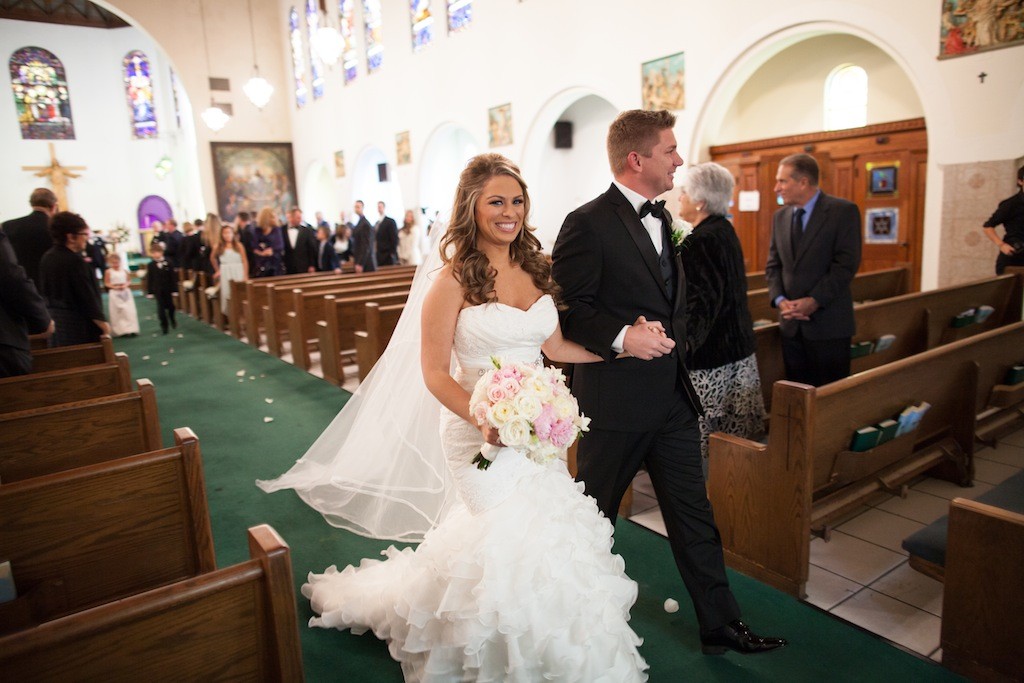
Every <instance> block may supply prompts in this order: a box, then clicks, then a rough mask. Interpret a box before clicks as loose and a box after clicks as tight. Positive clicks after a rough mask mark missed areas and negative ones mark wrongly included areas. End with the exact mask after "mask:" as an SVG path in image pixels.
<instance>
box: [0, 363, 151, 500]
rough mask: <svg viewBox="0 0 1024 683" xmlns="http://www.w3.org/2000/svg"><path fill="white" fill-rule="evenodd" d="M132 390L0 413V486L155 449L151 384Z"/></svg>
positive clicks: (140, 385)
mask: <svg viewBox="0 0 1024 683" xmlns="http://www.w3.org/2000/svg"><path fill="white" fill-rule="evenodd" d="M137 384H138V390H137V391H129V392H126V393H123V394H113V395H111V396H104V397H101V398H93V399H88V400H85V401H74V402H72V403H62V404H60V405H55V406H48V407H45V408H33V409H31V410H20V411H18V412H14V413H2V414H0V482H2V484H0V486H3V485H6V484H7V483H9V482H15V481H20V480H22V479H28V478H31V477H37V476H41V475H44V474H49V473H51V472H59V471H61V470H66V469H72V468H75V467H82V466H84V465H90V464H93V463H97V462H104V461H106V460H112V459H115V458H122V457H124V456H128V455H135V454H137V453H145V452H147V451H153V450H157V449H159V448H160V447H161V443H160V419H159V416H158V413H157V406H156V392H155V391H154V390H153V383H152V382H150V381H149V380H148V379H140V380H139V381H138V382H137Z"/></svg>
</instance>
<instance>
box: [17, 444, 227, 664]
mask: <svg viewBox="0 0 1024 683" xmlns="http://www.w3.org/2000/svg"><path fill="white" fill-rule="evenodd" d="M174 438H175V446H174V447H172V448H167V449H163V450H158V451H151V452H148V453H142V454H139V455H132V456H128V457H126V458H120V459H117V460H111V461H108V462H103V463H98V464H95V465H87V466H85V467H78V468H75V469H70V470H65V471H63V472H56V473H54V474H47V475H43V476H39V477H34V478H32V479H26V480H24V481H20V482H15V483H11V484H7V483H5V484H4V485H3V486H0V519H3V520H4V523H3V524H0V557H3V558H4V559H5V560H9V561H10V563H11V571H12V574H13V576H14V581H15V585H16V586H17V588H18V593H19V595H20V596H21V597H19V598H18V599H16V600H15V601H14V603H15V604H9V603H3V604H0V614H5V610H6V611H7V612H11V613H9V614H7V617H8V623H9V624H12V625H17V624H16V623H12V622H15V621H16V619H15V617H21V618H22V619H23V620H24V622H23V623H22V627H28V626H31V625H34V624H40V623H43V622H45V621H48V620H50V619H54V618H56V617H60V616H63V615H66V614H70V613H73V612H77V611H80V610H82V609H86V608H88V607H93V606H95V605H99V604H102V603H104V602H109V601H111V600H117V599H119V598H122V597H125V596H127V595H132V594H134V593H139V592H141V591H144V590H149V589H151V588H155V587H157V586H162V585H165V584H168V583H172V582H174V581H179V580H181V579H184V578H188V577H190V576H195V575H196V574H200V573H203V572H209V571H213V569H215V568H216V563H215V561H214V552H213V535H212V533H211V531H210V514H209V510H208V509H207V504H206V486H205V484H204V479H203V463H202V458H201V455H200V453H199V442H198V440H197V439H196V436H195V434H193V433H192V431H191V430H190V429H187V428H183V429H178V430H175V434H174ZM15 613H17V614H15ZM0 649H3V648H2V647H0ZM0 668H2V667H0Z"/></svg>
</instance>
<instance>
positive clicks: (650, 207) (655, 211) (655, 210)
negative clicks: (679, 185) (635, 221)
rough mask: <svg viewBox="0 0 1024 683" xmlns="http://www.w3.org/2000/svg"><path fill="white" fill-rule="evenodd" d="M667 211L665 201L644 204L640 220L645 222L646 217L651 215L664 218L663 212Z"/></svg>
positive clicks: (641, 208)
mask: <svg viewBox="0 0 1024 683" xmlns="http://www.w3.org/2000/svg"><path fill="white" fill-rule="evenodd" d="M664 209H665V200H664V199H663V200H661V201H660V202H644V203H643V206H641V207H640V220H643V218H644V216H646V215H647V214H651V215H652V216H654V217H655V218H661V217H662V211H664Z"/></svg>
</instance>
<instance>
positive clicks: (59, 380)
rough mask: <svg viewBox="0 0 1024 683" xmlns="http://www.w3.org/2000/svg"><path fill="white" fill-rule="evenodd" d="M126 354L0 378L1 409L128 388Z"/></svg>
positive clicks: (129, 376) (56, 402) (36, 405)
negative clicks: (62, 367)
mask: <svg viewBox="0 0 1024 683" xmlns="http://www.w3.org/2000/svg"><path fill="white" fill-rule="evenodd" d="M131 383H132V380H131V370H130V369H129V367H128V356H127V355H125V354H123V353H118V354H116V355H115V362H113V363H102V364H99V365H84V366H81V367H76V368H68V369H66V370H49V371H47V372H33V373H31V374H28V375H20V376H17V377H5V378H3V379H0V396H3V397H4V398H3V401H2V402H0V412H4V413H11V412H15V411H18V410H29V409H31V408H42V407H44V406H50V405H57V404H60V403H68V402H71V401H82V400H85V399H90V398H98V397H100V396H109V395H110V394H120V393H124V392H126V391H131V388H132V386H131Z"/></svg>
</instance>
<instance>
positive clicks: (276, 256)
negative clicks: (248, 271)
mask: <svg viewBox="0 0 1024 683" xmlns="http://www.w3.org/2000/svg"><path fill="white" fill-rule="evenodd" d="M252 253H253V256H255V257H256V274H255V276H254V277H270V276H272V275H284V236H283V235H282V234H281V228H279V227H278V225H277V218H276V217H275V216H274V210H273V209H272V208H270V207H269V206H265V207H263V208H262V209H260V212H259V214H257V216H256V230H255V231H254V232H253V235H252Z"/></svg>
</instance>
